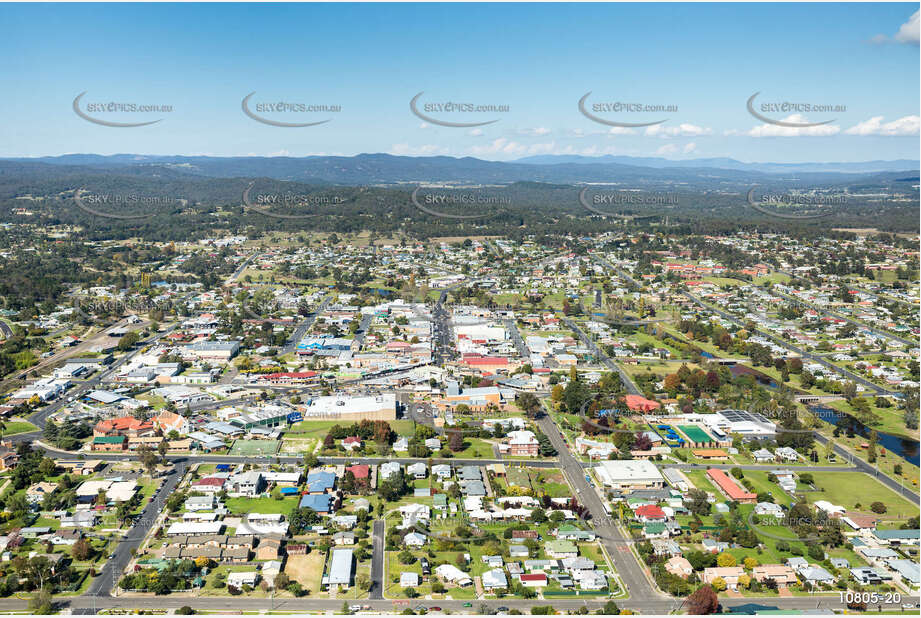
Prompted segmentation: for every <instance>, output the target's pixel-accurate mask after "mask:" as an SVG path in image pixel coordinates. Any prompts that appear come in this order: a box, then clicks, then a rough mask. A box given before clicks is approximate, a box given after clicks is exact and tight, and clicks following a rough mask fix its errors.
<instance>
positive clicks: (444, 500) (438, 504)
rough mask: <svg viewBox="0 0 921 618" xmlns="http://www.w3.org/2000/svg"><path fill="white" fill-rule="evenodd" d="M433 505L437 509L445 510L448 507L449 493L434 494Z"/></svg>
mask: <svg viewBox="0 0 921 618" xmlns="http://www.w3.org/2000/svg"><path fill="white" fill-rule="evenodd" d="M432 506H433V507H434V508H436V509H439V510H441V511H444V510H445V509H447V508H448V495H447V494H435V495H434V496H432Z"/></svg>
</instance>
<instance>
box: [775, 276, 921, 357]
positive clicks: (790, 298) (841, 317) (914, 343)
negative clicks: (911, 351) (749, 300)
mask: <svg viewBox="0 0 921 618" xmlns="http://www.w3.org/2000/svg"><path fill="white" fill-rule="evenodd" d="M771 293H772V294H776V295H778V296H780V297H781V298H783V299H786V300H788V301H790V302H792V303H795V304H798V305H802V306H803V307H807V308H809V309H814V310H815V311H817V312H819V313H822V314H825V315H827V316H829V317H832V318H836V319H839V320H844V321H845V322H847V323H848V324H853V325H854V326H856V327H857V328H864V329H866V330H868V331H870V332H871V333H875V334H877V335H879V336H880V337H885V338H887V339H891V340H893V341H898V342H899V343H901V344H903V345H907V346H909V347H912V348H915V347H918V341H917V340H915V341H912V340H910V339H904V338H902V337H899V336H898V335H894V334H892V333H890V332H889V331H886V330H882V329H880V328H876V327H874V326H870V325H869V324H865V323H863V322H859V321H857V320H855V319H853V318H849V317H848V316H846V315H843V314H841V313H838V312H836V311H832V310H831V309H825V308H824V307H820V306H819V305H815V304H813V303H811V302H809V301H807V300H804V299H802V298H799V297H798V296H791V295H790V294H786V293H784V292H780V291H778V290H777V289H772V290H771Z"/></svg>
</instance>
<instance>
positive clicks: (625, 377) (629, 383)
mask: <svg viewBox="0 0 921 618" xmlns="http://www.w3.org/2000/svg"><path fill="white" fill-rule="evenodd" d="M563 323H564V324H566V326H568V327H569V329H570V330H571V331H572V332H574V333H576V335H578V337H579V339H581V340H582V342H583V343H584V344H585V345H586V346H588V349H590V350H591V351H592V352H593V353H594V354H595V356H596V357H597V358H598V359H599V360H600V361H601V362H602V363H603V364H604V366H605V367H607V368H608V369H610V370H611V371H615V372H617V375H619V376H620V381H621V382H622V383H623V385H624V388H625V389H627V393H628V394H630V395H640V396H642V395H643V392H642V391H641V390H640V389H639V387H638V386H637V385H636V382H634V381H633V378H631V377H630V374H628V373H627V372H626V371H624V370H623V369H622V368H621V367H620V365H618V364H617V363H615V362H614V361H613V360H611V358H610V357H609V356H608V355H607V354H605V353H604V350H602V349H601V348H599V347H598V346H597V345H595V342H594V341H592V340H591V338H589V336H588V335H586V334H585V333H584V332H583V331H582V329H581V328H579V325H578V324H576V323H575V322H573V321H572V320H570V319H569V318H563Z"/></svg>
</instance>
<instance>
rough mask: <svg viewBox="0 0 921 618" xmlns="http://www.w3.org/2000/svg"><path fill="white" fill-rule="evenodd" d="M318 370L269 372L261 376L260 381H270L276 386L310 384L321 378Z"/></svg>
mask: <svg viewBox="0 0 921 618" xmlns="http://www.w3.org/2000/svg"><path fill="white" fill-rule="evenodd" d="M319 376H320V374H318V373H317V372H316V371H279V372H276V373H267V374H265V375H263V376H261V377H260V378H259V381H260V382H268V383H269V384H272V385H275V386H289V385H292V384H310V383H312V382H316V381H317V380H318V379H319Z"/></svg>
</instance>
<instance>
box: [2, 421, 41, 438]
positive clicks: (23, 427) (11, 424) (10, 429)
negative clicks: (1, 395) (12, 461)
mask: <svg viewBox="0 0 921 618" xmlns="http://www.w3.org/2000/svg"><path fill="white" fill-rule="evenodd" d="M30 431H38V427H36V426H35V425H33V424H32V423H30V422H28V421H7V422H6V427H4V429H3V437H7V436H14V435H16V434H18V433H28V432H30Z"/></svg>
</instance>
